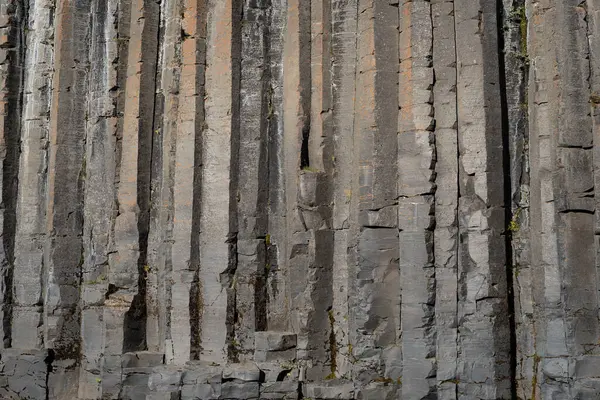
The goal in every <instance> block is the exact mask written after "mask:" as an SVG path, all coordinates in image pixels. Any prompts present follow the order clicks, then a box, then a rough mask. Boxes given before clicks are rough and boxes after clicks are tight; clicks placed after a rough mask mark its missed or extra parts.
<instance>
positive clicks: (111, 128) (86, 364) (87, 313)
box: [78, 0, 118, 399]
mask: <svg viewBox="0 0 600 400" xmlns="http://www.w3.org/2000/svg"><path fill="white" fill-rule="evenodd" d="M91 7H92V8H91V11H92V12H91V15H92V23H91V27H92V30H91V32H90V36H89V39H90V41H91V42H90V47H89V51H90V55H89V57H90V60H94V62H93V63H91V64H90V71H89V75H88V80H87V88H88V93H89V95H88V103H87V109H86V112H87V115H88V118H87V121H86V131H87V133H86V148H85V155H84V162H83V167H82V168H83V169H84V171H83V175H82V179H84V181H85V199H86V201H85V203H84V207H83V265H82V271H81V370H80V378H79V393H78V396H79V397H80V398H85V399H91V398H98V397H100V395H101V392H100V386H101V385H100V381H101V370H102V354H103V343H104V323H103V318H102V316H103V307H104V295H105V293H106V291H107V290H108V280H107V274H108V257H109V252H110V251H111V250H112V248H111V243H110V235H111V229H112V225H113V223H114V217H115V211H116V210H115V207H114V200H115V195H116V191H115V189H114V183H115V182H114V180H115V167H116V159H115V155H116V153H115V150H116V141H117V136H116V134H117V118H116V116H115V114H116V103H117V93H116V91H115V90H114V89H115V88H116V86H117V64H116V62H117V61H118V58H117V57H118V53H117V51H118V46H117V21H118V19H117V18H118V14H117V10H118V8H117V0H108V1H107V0H94V1H93V2H92V3H91Z"/></svg>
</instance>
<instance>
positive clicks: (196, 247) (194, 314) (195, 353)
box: [190, 3, 207, 360]
mask: <svg viewBox="0 0 600 400" xmlns="http://www.w3.org/2000/svg"><path fill="white" fill-rule="evenodd" d="M197 12H198V19H197V26H196V38H195V39H194V40H196V44H197V46H198V48H200V49H202V50H200V51H197V53H196V65H197V67H196V88H197V89H196V90H197V93H198V97H197V98H196V101H197V102H200V104H196V119H195V126H194V128H195V137H194V183H193V185H194V189H193V203H192V232H191V235H192V237H191V240H190V246H191V249H190V264H191V268H192V270H193V271H194V278H193V280H192V285H191V288H190V333H191V334H190V341H191V343H190V359H191V360H198V359H199V358H200V352H201V351H202V347H201V343H200V335H201V330H200V326H201V325H200V320H201V318H202V309H203V307H202V291H201V286H200V229H201V227H200V219H201V213H202V194H201V189H202V133H203V131H204V126H205V114H206V110H205V109H204V95H205V90H204V84H205V81H204V75H205V68H206V50H205V48H206V46H202V45H201V43H206V24H207V14H206V13H207V10H206V4H205V3H199V4H198V10H197Z"/></svg>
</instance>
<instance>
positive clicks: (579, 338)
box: [542, 0, 600, 398]
mask: <svg viewBox="0 0 600 400" xmlns="http://www.w3.org/2000/svg"><path fill="white" fill-rule="evenodd" d="M556 7H557V8H556V16H557V19H556V25H557V34H558V35H557V39H558V43H557V47H556V49H557V56H558V71H557V72H558V77H559V82H560V86H559V93H558V96H559V97H558V135H557V142H556V146H557V148H556V165H555V167H556V172H555V175H554V202H555V204H556V211H557V212H558V214H557V215H556V228H557V230H556V233H557V239H558V240H557V242H558V266H559V269H560V274H561V279H560V281H561V289H562V296H561V297H562V299H561V302H562V304H563V307H564V310H565V328H566V332H567V333H568V334H567V336H566V345H567V353H568V354H569V356H570V357H569V359H563V360H560V361H558V360H552V359H544V360H543V361H542V368H543V370H544V373H545V375H546V376H547V377H548V378H553V377H554V375H555V374H557V372H558V371H569V375H568V377H569V378H571V379H573V381H574V382H573V383H574V384H573V385H572V387H571V390H570V392H569V393H568V395H569V397H572V398H586V397H587V398H589V397H592V396H594V395H597V393H598V386H597V385H598V381H596V382H597V383H596V386H595V385H593V384H592V385H589V383H590V382H586V380H587V379H586V378H592V377H598V375H599V374H598V373H597V372H596V373H591V374H590V372H588V371H586V370H588V369H589V368H590V367H592V366H594V367H592V368H596V369H597V368H598V366H600V357H597V355H598V354H599V353H598V345H599V343H600V336H599V334H600V326H599V324H598V306H599V304H598V296H597V294H598V292H597V291H598V288H597V284H598V280H597V275H596V274H597V269H596V266H595V262H596V255H597V252H598V248H595V244H594V233H595V222H596V218H597V217H594V213H595V212H597V211H596V209H595V201H594V169H593V146H594V137H593V125H592V118H591V112H592V108H591V105H590V98H591V97H592V96H591V94H590V81H589V79H590V75H591V73H590V61H589V59H590V47H589V42H588V35H589V32H588V24H589V22H588V20H589V16H588V12H587V10H586V4H584V3H582V2H578V1H573V0H571V1H561V2H557V3H556ZM592 11H593V10H592ZM567 99H568V100H567ZM590 352H594V353H595V355H596V356H589V354H590ZM557 361H558V365H557ZM573 365H574V366H575V368H574V371H573V370H571V368H573V367H572V366H573ZM557 370H558V371H557ZM566 377H567V376H564V375H563V376H562V377H561V378H563V379H564V378H566ZM594 386H595V387H594Z"/></svg>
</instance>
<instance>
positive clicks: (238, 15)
mask: <svg viewBox="0 0 600 400" xmlns="http://www.w3.org/2000/svg"><path fill="white" fill-rule="evenodd" d="M231 13H232V15H231V20H232V34H231V35H232V38H231V39H232V40H231V81H232V85H231V109H232V110H231V112H232V116H231V161H230V169H229V171H230V181H229V235H228V238H227V244H228V246H229V251H228V254H229V256H228V262H227V269H226V270H225V271H223V272H222V273H221V284H222V285H223V286H227V288H226V290H227V312H226V318H225V325H226V331H227V337H226V342H227V358H228V360H229V361H230V362H238V360H239V355H238V351H239V349H238V346H236V340H235V327H236V325H237V322H238V314H237V306H236V304H237V299H236V289H235V285H234V282H235V280H234V277H235V273H236V270H237V266H238V257H237V241H238V229H239V228H238V205H237V203H238V202H237V197H238V190H239V153H240V124H241V120H240V113H241V96H240V88H241V80H242V23H243V21H244V0H233V4H232V7H231Z"/></svg>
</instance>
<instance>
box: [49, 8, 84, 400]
mask: <svg viewBox="0 0 600 400" xmlns="http://www.w3.org/2000/svg"><path fill="white" fill-rule="evenodd" d="M90 15H91V1H89V0H88V1H81V2H77V3H73V2H68V1H59V2H57V4H56V16H55V34H54V35H55V39H56V47H55V58H54V71H55V72H54V80H53V94H52V108H51V110H50V135H49V139H50V140H49V142H50V146H49V160H48V182H47V185H48V186H47V187H48V196H47V199H46V201H47V203H46V206H47V208H46V217H47V219H46V223H47V228H46V229H47V234H48V237H47V241H46V246H45V250H44V265H45V267H46V272H47V277H46V279H47V281H46V282H47V286H46V287H45V290H44V292H45V293H44V310H45V318H44V327H45V338H44V339H45V346H46V347H47V348H51V349H53V350H54V356H55V359H56V361H55V363H54V365H53V371H52V374H51V375H50V378H49V381H48V384H49V387H50V393H51V396H52V397H53V398H65V397H75V396H76V393H77V383H76V382H77V381H78V375H79V371H78V368H77V367H75V365H77V364H78V358H79V353H80V336H81V331H80V319H81V315H80V304H79V299H80V291H79V290H80V289H79V285H80V276H81V275H80V269H81V267H82V265H83V260H84V257H83V241H82V231H83V200H84V196H83V190H84V185H85V183H84V178H85V165H84V164H83V162H84V152H85V141H86V128H87V127H86V118H82V116H85V115H86V114H87V110H86V97H87V93H88V86H87V76H86V75H87V70H88V68H89V59H88V57H89V53H88V46H87V39H88V36H89V35H90V34H91V30H90V29H89V28H90V24H89V19H90Z"/></svg>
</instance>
